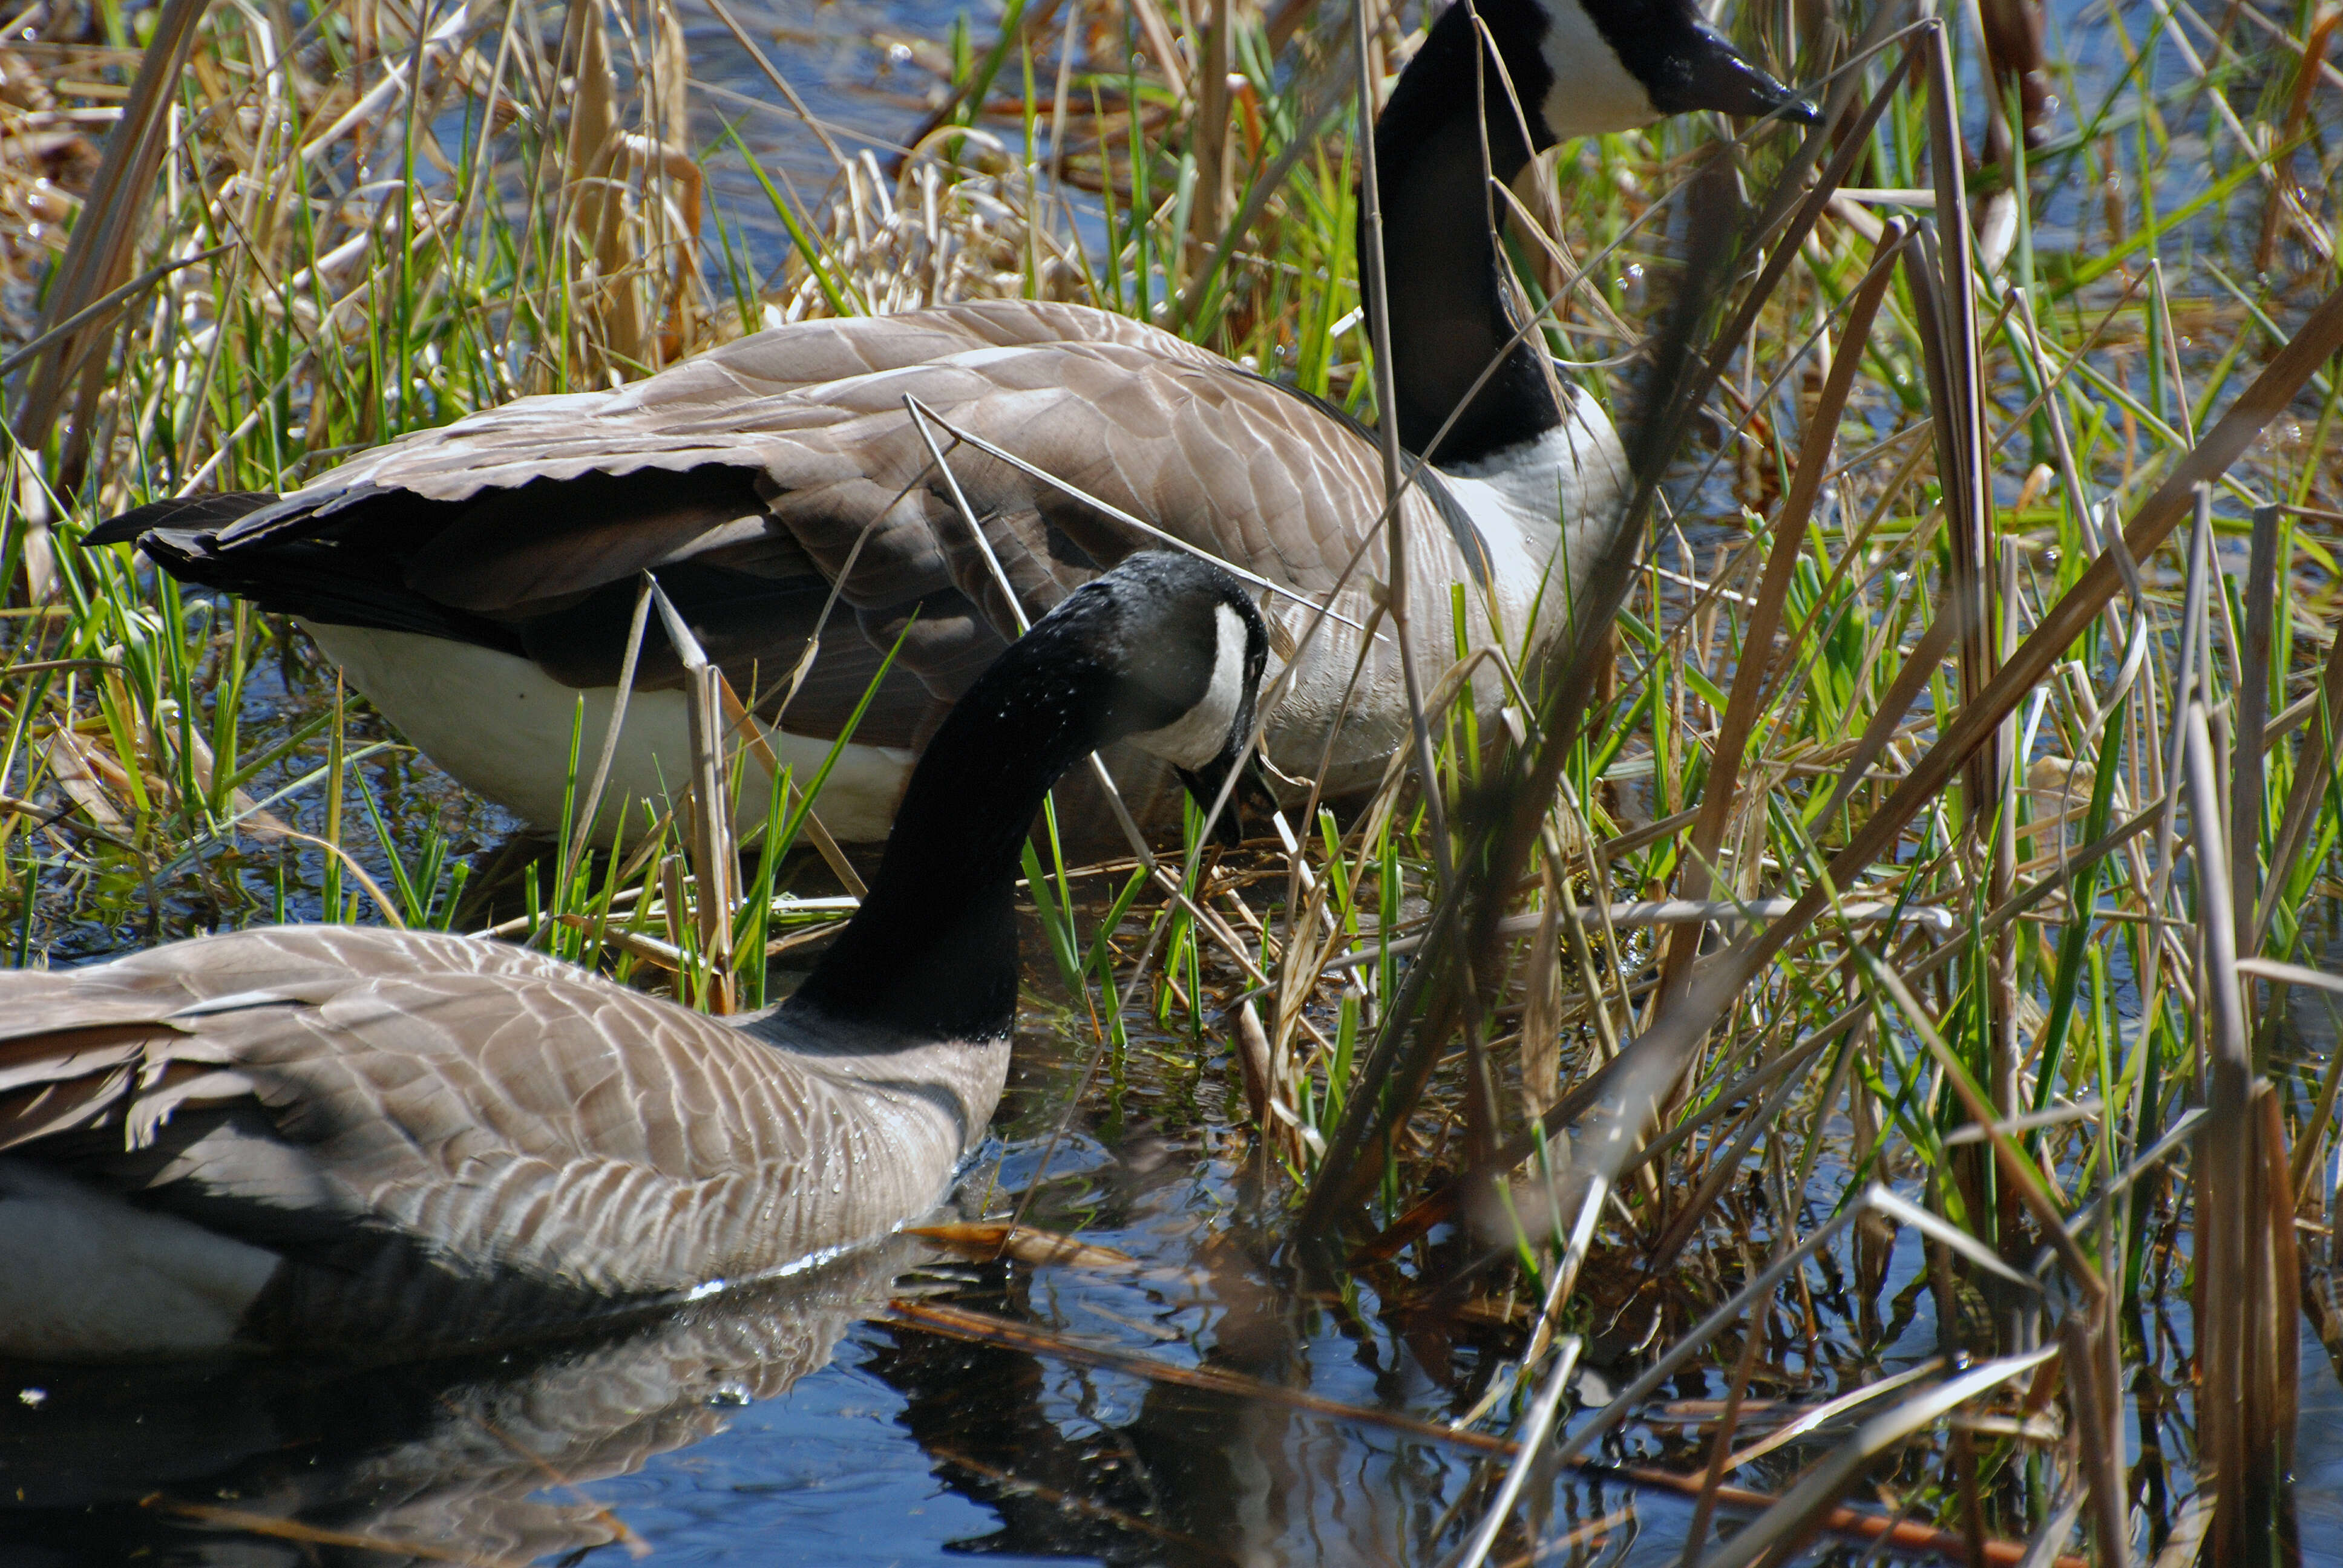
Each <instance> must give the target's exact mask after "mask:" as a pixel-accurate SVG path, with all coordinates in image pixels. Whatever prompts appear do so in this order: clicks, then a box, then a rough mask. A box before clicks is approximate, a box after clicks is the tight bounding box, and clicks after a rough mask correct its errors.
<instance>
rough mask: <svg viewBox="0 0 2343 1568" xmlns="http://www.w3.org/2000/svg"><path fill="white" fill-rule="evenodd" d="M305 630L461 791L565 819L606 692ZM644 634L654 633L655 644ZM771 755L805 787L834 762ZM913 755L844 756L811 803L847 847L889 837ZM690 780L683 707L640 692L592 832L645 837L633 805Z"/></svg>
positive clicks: (760, 786) (357, 634) (539, 672)
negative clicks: (574, 747) (612, 829)
mask: <svg viewBox="0 0 2343 1568" xmlns="http://www.w3.org/2000/svg"><path fill="white" fill-rule="evenodd" d="M301 625H302V628H303V629H305V630H306V631H307V632H308V634H309V635H310V636H311V637H313V638H316V639H317V646H318V647H319V648H323V649H324V650H325V652H326V656H327V658H331V659H332V660H333V661H334V662H335V663H336V664H338V665H340V666H341V667H342V669H343V670H344V672H345V673H346V674H347V675H348V677H349V679H350V684H351V685H353V686H355V687H357V689H359V690H360V691H363V692H365V693H366V695H367V699H369V700H371V701H372V702H373V703H374V705H375V706H376V707H377V709H381V710H382V714H383V717H384V718H386V719H389V720H390V721H391V723H393V724H395V725H397V727H398V729H399V732H400V733H401V734H403V735H405V736H406V737H407V739H409V740H411V741H413V742H414V743H415V744H416V745H417V746H418V747H420V748H421V749H423V752H424V754H425V755H426V756H427V757H429V758H430V759H432V760H433V761H434V762H437V764H438V765H439V766H440V767H442V768H444V769H447V771H448V772H449V773H452V774H454V775H455V776H456V778H457V779H458V780H459V781H460V782H462V783H463V784H464V785H465V786H466V787H467V788H468V789H476V790H478V792H479V793H481V794H483V795H486V796H487V797H488V799H491V800H494V801H495V802H497V804H498V805H500V806H503V807H506V808H507V809H510V810H513V811H516V812H518V813H519V814H520V815H521V816H523V817H525V818H527V819H528V820H530V821H531V822H534V823H536V824H537V825H538V826H539V827H543V828H551V827H553V826H554V825H555V824H557V823H558V822H559V821H560V819H561V800H562V790H563V788H564V785H565V783H566V779H567V774H568V766H569V729H570V722H571V719H572V716H573V714H574V713H575V712H576V709H577V706H578V700H579V699H581V698H582V699H584V701H585V705H586V718H585V726H584V729H583V730H582V731H581V733H580V736H579V740H578V752H579V756H578V792H579V794H580V795H581V796H582V795H583V794H584V792H585V790H586V788H587V786H588V783H590V782H591V781H592V779H593V776H594V762H595V759H597V758H598V757H599V756H600V755H601V751H602V736H603V732H604V731H605V730H606V729H608V728H609V723H610V709H611V707H612V704H613V702H614V700H615V699H616V698H617V696H618V689H617V688H615V687H607V686H606V687H597V688H594V689H591V690H587V691H579V690H578V689H575V688H572V687H568V686H564V685H562V684H561V683H560V682H559V681H557V680H555V679H554V678H552V677H551V676H548V675H547V674H546V673H545V671H544V670H543V669H541V668H538V666H537V665H536V664H535V663H533V662H532V661H530V660H528V659H526V658H518V657H517V656H515V655H512V654H508V653H499V652H497V651H496V650H495V649H493V648H478V647H475V646H473V645H472V644H470V643H462V642H454V641H450V640H449V639H447V638H437V637H424V636H421V635H420V634H417V633H415V632H403V631H378V630H374V629H371V628H362V627H350V626H324V625H317V624H313V623H311V622H309V621H303V622H302V623H301ZM653 635H657V634H656V632H654V634H653ZM765 735H766V738H767V739H769V741H770V742H771V743H772V748H773V754H774V756H775V757H776V758H777V759H779V761H780V763H781V765H782V766H783V767H785V768H787V769H789V770H790V773H791V776H792V777H793V778H795V779H799V780H801V781H809V780H811V779H812V778H813V776H814V774H815V773H816V772H817V771H818V770H819V769H820V767H821V763H822V759H823V758H825V757H827V756H828V755H829V754H830V742H829V741H827V740H814V739H807V738H806V737H804V736H799V735H792V734H790V733H789V732H788V731H787V730H781V729H766V731H765ZM913 755H914V754H913V753H912V752H910V751H909V750H905V749H899V748H896V747H891V746H860V745H853V744H850V745H848V746H847V747H846V749H844V750H843V751H842V752H841V753H840V756H839V759H838V766H837V767H836V768H834V769H831V770H830V778H829V779H828V781H827V782H826V783H824V784H823V786H822V790H821V794H820V797H819V798H818V799H816V800H815V802H814V811H815V814H816V815H818V816H819V817H820V819H821V821H822V825H823V826H824V827H826V828H828V829H830V832H831V833H832V834H833V835H834V836H836V837H838V838H840V839H846V840H848V841H850V842H860V843H868V842H871V841H874V840H877V839H884V838H885V837H886V836H887V828H888V824H889V823H890V822H891V821H892V820H893V819H894V816H895V803H896V802H897V801H898V800H899V799H901V798H902V794H903V785H904V782H905V781H906V780H907V779H910V772H911V762H912V759H913ZM690 778H691V729H690V720H689V719H688V718H687V717H686V712H685V707H684V699H683V695H682V693H680V692H676V691H638V692H636V693H635V694H634V696H633V697H632V698H630V699H628V703H627V723H626V728H625V729H624V730H623V731H621V732H620V735H619V738H618V753H617V755H616V756H615V757H614V758H612V759H611V763H610V779H609V782H608V785H606V786H605V787H604V789H603V797H602V798H603V799H604V801H605V802H606V804H605V805H604V806H603V808H602V809H601V811H600V812H599V813H598V816H599V819H600V822H601V824H602V830H603V831H605V832H607V831H608V824H610V823H611V822H613V821H615V820H616V819H617V809H618V803H621V802H623V803H624V804H625V805H626V806H627V807H628V823H627V827H628V832H629V833H630V834H633V833H639V832H640V831H641V830H642V829H643V826H644V819H643V814H642V808H641V805H640V802H641V801H643V800H646V799H649V800H651V801H655V802H658V803H659V805H660V806H661V807H662V808H664V805H665V803H666V801H667V799H668V798H669V792H670V790H672V791H673V792H674V793H675V794H676V795H678V796H679V795H680V794H681V793H682V791H683V789H684V787H685V786H686V785H687V784H688V783H689V780H690ZM767 789H768V787H767V785H766V783H765V780H764V778H763V770H762V769H759V768H758V767H756V766H755V765H754V764H753V762H752V764H751V765H750V767H749V769H748V770H747V774H746V776H745V779H744V781H743V783H742V786H741V789H740V799H739V805H738V809H737V817H738V819H739V825H740V826H741V828H742V829H748V828H750V827H753V826H755V825H757V824H759V823H761V822H762V821H763V820H764V819H765V808H766V805H767V801H768V794H767Z"/></svg>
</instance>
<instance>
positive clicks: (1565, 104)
mask: <svg viewBox="0 0 2343 1568" xmlns="http://www.w3.org/2000/svg"><path fill="white" fill-rule="evenodd" d="M1542 8H1543V9H1544V12H1545V15H1546V29H1545V39H1544V43H1543V44H1541V45H1540V46H1539V47H1540V53H1542V54H1543V55H1544V56H1545V66H1546V69H1547V70H1548V71H1550V72H1552V73H1553V75H1554V85H1552V86H1551V87H1549V88H1547V89H1546V95H1545V102H1544V104H1542V105H1541V106H1539V107H1540V108H1541V109H1542V110H1543V111H1544V115H1545V123H1546V126H1547V127H1548V128H1549V129H1551V130H1552V131H1553V132H1554V136H1556V137H1557V138H1559V139H1561V140H1563V141H1568V140H1569V139H1570V138H1571V137H1573V136H1600V135H1603V134H1604V133H1606V132H1611V131H1632V130H1634V129H1635V128H1636V127H1637V126H1648V125H1650V124H1651V123H1652V122H1653V121H1654V120H1656V119H1658V118H1659V117H1660V111H1659V110H1658V109H1656V108H1654V106H1653V105H1652V95H1651V94H1650V93H1648V92H1646V91H1645V90H1644V84H1643V83H1641V82H1639V81H1637V80H1636V79H1635V77H1634V75H1633V74H1632V73H1631V72H1629V70H1628V69H1627V67H1626V66H1624V65H1621V64H1620V63H1619V56H1618V55H1617V54H1616V53H1615V52H1614V50H1613V49H1612V47H1611V45H1610V44H1609V42H1608V41H1607V40H1605V39H1604V36H1603V30H1602V29H1601V28H1599V27H1597V26H1595V25H1594V17H1592V16H1589V15H1587V14H1586V11H1585V8H1584V6H1582V5H1580V4H1579V0H1543V7H1542Z"/></svg>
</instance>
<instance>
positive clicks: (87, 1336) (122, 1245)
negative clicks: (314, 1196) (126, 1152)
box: [0, 1160, 278, 1360]
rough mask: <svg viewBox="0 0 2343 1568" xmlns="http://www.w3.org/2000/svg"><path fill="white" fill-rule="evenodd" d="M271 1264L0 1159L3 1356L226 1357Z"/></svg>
mask: <svg viewBox="0 0 2343 1568" xmlns="http://www.w3.org/2000/svg"><path fill="white" fill-rule="evenodd" d="M277 1261H278V1260H277V1254H276V1253H274V1252H271V1251H266V1250H265V1249H263V1248H259V1247H253V1246H247V1245H246V1243H244V1242H242V1241H233V1240H231V1239H229V1238H228V1237H226V1236H222V1235H219V1234H217V1233H216V1232H215V1231H206V1230H205V1229H204V1228H203V1227H202V1226H200V1225H196V1224H192V1223H190V1222H189V1221H186V1220H181V1219H178V1218H176V1217H175V1216H173V1215H169V1214H156V1213H150V1212H148V1211H146V1210H143V1209H137V1208H134V1207H132V1206H131V1205H130V1204H128V1203H126V1202H124V1201H122V1200H121V1199H119V1198H116V1197H114V1196H113V1195H111V1194H109V1193H106V1192H101V1191H97V1190H96V1189H94V1188H90V1187H85V1186H83V1185H82V1184H81V1183H79V1182H77V1181H71V1180H68V1179H67V1178H65V1177H63V1176H59V1175H56V1174H55V1173H54V1172H52V1171H44V1170H42V1169H40V1168H39V1167H37V1166H35V1165H30V1164H27V1163H25V1162H24V1161H14V1160H0V1354H7V1355H16V1356H29V1357H35V1358H39V1357H54V1358H59V1359H65V1360H77V1359H81V1358H85V1357H89V1358H108V1357H118V1356H148V1355H186V1354H190V1353H193V1352H201V1351H216V1350H224V1349H226V1348H227V1347H228V1346H229V1345H230V1344H231V1343H233V1342H234V1341H235V1337H236V1325H237V1324H238V1323H239V1322H242V1321H243V1319H244V1314H245V1310H246V1308H248V1307H249V1306H251V1305H252V1302H253V1298H254V1297H256V1296H257V1295H259V1294H260V1291H261V1287H263V1286H264V1285H266V1284H267V1283H268V1277H269V1275H271V1274H272V1273H274V1272H276V1271H277Z"/></svg>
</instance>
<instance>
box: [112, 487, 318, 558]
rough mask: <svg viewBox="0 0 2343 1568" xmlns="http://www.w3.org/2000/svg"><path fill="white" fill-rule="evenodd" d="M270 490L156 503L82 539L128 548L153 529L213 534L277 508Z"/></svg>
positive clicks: (134, 511)
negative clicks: (262, 510) (270, 507)
mask: <svg viewBox="0 0 2343 1568" xmlns="http://www.w3.org/2000/svg"><path fill="white" fill-rule="evenodd" d="M276 500H277V496H276V493H275V492H274V491H270V490H226V491H223V492H220V493H219V494H216V495H210V496H186V497H182V498H179V499H177V500H175V501H153V502H149V503H148V504H147V505H146V506H143V507H139V508H136V509H134V510H131V511H127V512H125V513H123V514H122V515H121V516H120V517H118V518H107V519H106V521H105V522H102V523H100V524H98V525H97V527H96V528H92V529H90V531H89V532H88V533H86V534H85V535H83V536H82V541H81V542H82V543H83V545H85V546H92V545H126V544H131V543H134V542H135V541H136V539H137V538H138V536H139V535H141V534H144V533H146V532H147V531H148V530H149V529H152V528H171V529H174V530H176V531H178V532H182V533H211V532H215V531H216V530H218V529H220V528H226V527H227V526H228V525H229V524H230V523H232V522H235V521H236V519H237V518H241V517H243V516H245V515H246V513H248V512H256V511H258V510H260V508H263V507H266V506H270V505H273V504H274V503H275V502H276Z"/></svg>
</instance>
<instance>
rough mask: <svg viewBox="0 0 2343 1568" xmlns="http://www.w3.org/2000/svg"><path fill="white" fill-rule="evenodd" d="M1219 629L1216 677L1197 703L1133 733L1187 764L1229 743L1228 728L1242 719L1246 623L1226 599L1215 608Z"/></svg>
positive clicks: (1154, 749) (1214, 661)
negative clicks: (1239, 711) (1154, 726)
mask: <svg viewBox="0 0 2343 1568" xmlns="http://www.w3.org/2000/svg"><path fill="white" fill-rule="evenodd" d="M1212 619H1213V627H1214V630H1215V632H1216V637H1215V638H1214V642H1215V646H1214V648H1213V650H1212V679H1211V680H1210V681H1208V682H1206V683H1205V686H1204V695H1203V698H1202V700H1200V701H1199V702H1198V703H1197V704H1196V706H1195V707H1193V708H1191V709H1188V711H1187V712H1185V713H1183V714H1182V715H1181V716H1180V717H1179V718H1177V719H1173V720H1172V722H1171V723H1169V724H1167V725H1165V726H1164V727H1163V728H1162V729H1150V730H1146V731H1144V732H1142V733H1141V734H1138V735H1134V736H1132V737H1131V739H1132V740H1133V741H1134V742H1135V743H1137V744H1138V745H1139V746H1140V747H1141V748H1142V749H1145V750H1148V751H1151V752H1153V753H1154V754H1155V755H1156V756H1158V757H1161V759H1163V760H1165V761H1166V762H1170V763H1173V764H1175V765H1176V766H1179V767H1182V768H1202V766H1203V765H1204V764H1205V763H1207V762H1210V761H1211V760H1212V759H1213V758H1215V757H1218V756H1219V755H1220V754H1221V748H1222V747H1223V746H1225V745H1227V744H1228V739H1229V729H1230V728H1231V727H1232V725H1234V724H1235V723H1236V720H1237V705H1238V704H1239V703H1241V702H1242V701H1243V700H1244V667H1245V628H1244V622H1243V621H1242V619H1240V618H1238V616H1237V612H1236V611H1235V610H1233V609H1231V608H1229V607H1228V606H1227V605H1224V604H1223V605H1218V606H1215V607H1214V608H1213V611H1212Z"/></svg>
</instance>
